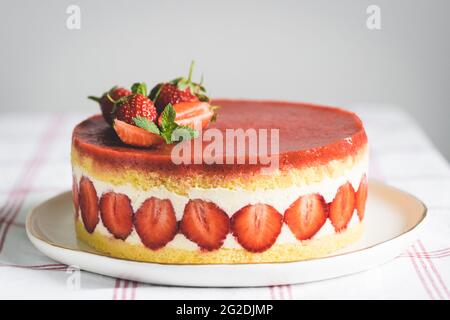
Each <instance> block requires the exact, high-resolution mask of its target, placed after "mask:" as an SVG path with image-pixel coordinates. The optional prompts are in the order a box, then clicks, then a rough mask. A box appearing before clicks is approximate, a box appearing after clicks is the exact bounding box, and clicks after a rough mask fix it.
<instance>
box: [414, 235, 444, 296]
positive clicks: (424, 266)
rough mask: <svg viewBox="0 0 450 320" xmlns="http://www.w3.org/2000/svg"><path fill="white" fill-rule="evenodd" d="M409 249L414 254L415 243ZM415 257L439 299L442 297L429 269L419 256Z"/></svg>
mask: <svg viewBox="0 0 450 320" xmlns="http://www.w3.org/2000/svg"><path fill="white" fill-rule="evenodd" d="M411 249H412V251H413V253H414V254H416V252H417V250H416V245H415V244H413V245H412V246H411ZM416 257H417V255H416ZM417 258H418V260H419V262H420V265H421V266H422V270H423V271H424V272H425V275H426V276H427V278H428V281H429V283H430V284H431V287H432V288H433V289H434V291H435V293H436V294H437V295H438V297H439V299H443V296H442V293H441V290H439V288H438V287H437V286H436V283H435V282H434V279H433V277H432V276H431V273H430V271H429V270H428V268H427V266H426V264H425V262H424V261H423V259H422V258H421V257H417Z"/></svg>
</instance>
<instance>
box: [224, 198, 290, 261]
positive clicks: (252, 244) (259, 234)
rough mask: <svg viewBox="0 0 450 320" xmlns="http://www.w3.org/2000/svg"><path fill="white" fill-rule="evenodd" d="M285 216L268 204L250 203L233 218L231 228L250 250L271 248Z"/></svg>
mask: <svg viewBox="0 0 450 320" xmlns="http://www.w3.org/2000/svg"><path fill="white" fill-rule="evenodd" d="M282 225H283V216H282V215H281V214H280V213H279V212H278V211H277V210H276V209H275V208H274V207H272V206H269V205H266V204H255V205H248V206H245V207H243V208H242V209H240V210H239V211H238V212H236V213H235V214H234V215H233V217H232V218H231V230H232V232H233V235H234V236H235V237H236V239H237V241H238V242H239V243H240V245H241V246H242V247H244V248H245V249H246V250H248V251H250V252H262V251H265V250H267V249H269V248H270V247H271V246H272V245H273V244H274V243H275V241H276V240H277V237H278V235H279V234H280V232H281V226H282Z"/></svg>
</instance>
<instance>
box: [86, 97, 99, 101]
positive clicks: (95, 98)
mask: <svg viewBox="0 0 450 320" xmlns="http://www.w3.org/2000/svg"><path fill="white" fill-rule="evenodd" d="M88 99H91V100H93V101H95V102H100V98H99V97H94V96H89V97H88Z"/></svg>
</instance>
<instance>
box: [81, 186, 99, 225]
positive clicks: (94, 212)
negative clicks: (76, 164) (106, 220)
mask: <svg viewBox="0 0 450 320" xmlns="http://www.w3.org/2000/svg"><path fill="white" fill-rule="evenodd" d="M80 209H81V218H82V220H83V224H84V227H85V228H86V230H87V232H89V233H92V232H94V230H95V227H96V226H97V224H98V221H99V216H98V197H97V191H95V187H94V185H93V184H92V182H91V180H89V179H88V178H86V177H82V178H81V180H80Z"/></svg>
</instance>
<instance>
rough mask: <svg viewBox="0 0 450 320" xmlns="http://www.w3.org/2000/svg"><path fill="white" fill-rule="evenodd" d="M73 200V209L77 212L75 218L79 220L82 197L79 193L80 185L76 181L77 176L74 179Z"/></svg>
mask: <svg viewBox="0 0 450 320" xmlns="http://www.w3.org/2000/svg"><path fill="white" fill-rule="evenodd" d="M72 200H73V208H74V210H75V218H78V214H79V211H80V195H79V192H78V183H77V180H76V179H75V176H73V177H72Z"/></svg>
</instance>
